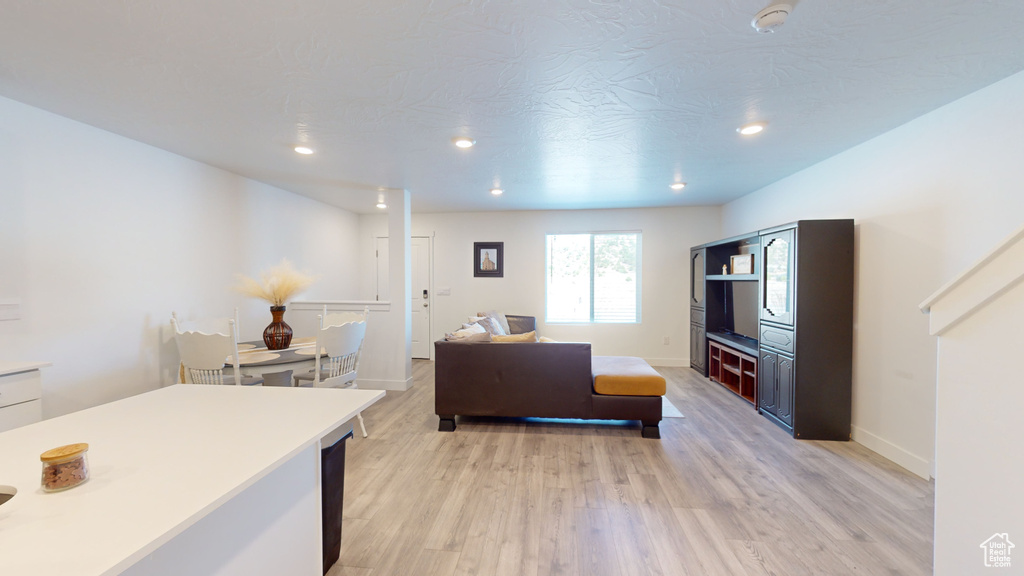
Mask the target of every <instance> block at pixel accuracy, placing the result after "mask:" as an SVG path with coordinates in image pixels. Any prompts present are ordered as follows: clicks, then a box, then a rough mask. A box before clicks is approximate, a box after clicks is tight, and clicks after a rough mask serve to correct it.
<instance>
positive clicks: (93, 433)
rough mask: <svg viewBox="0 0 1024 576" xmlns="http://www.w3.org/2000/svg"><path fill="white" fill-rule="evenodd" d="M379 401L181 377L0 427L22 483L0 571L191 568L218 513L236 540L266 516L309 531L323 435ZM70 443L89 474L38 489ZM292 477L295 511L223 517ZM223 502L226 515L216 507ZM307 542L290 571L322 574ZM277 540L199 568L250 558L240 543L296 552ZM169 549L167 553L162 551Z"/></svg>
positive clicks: (13, 472) (1, 458)
mask: <svg viewBox="0 0 1024 576" xmlns="http://www.w3.org/2000/svg"><path fill="white" fill-rule="evenodd" d="M383 396H384V392H382V391H377V390H339V389H313V388H263V387H241V386H197V385H177V386H172V387H168V388H162V389H160V390H156V391H153V392H149V393H146V394H141V395H139V396H135V397H132V398H127V399H124V400H120V401H118V402H113V403H110V404H105V405H102V406H97V407H95V408H90V409H88V410H83V411H81V412H76V413H74V414H69V415H66V416H62V417H59V418H53V419H50V420H46V421H43V422H39V423H36V424H31V425H28V426H24V427H21V428H17V429H14V430H11V431H8V432H4V433H0V484H8V485H12V486H14V487H15V488H17V489H18V494H17V496H15V497H14V498H13V499H12V500H11V501H9V502H7V503H6V504H4V505H2V506H0V574H3V575H4V576H21V575H32V576H47V575H51V574H53V575H57V574H61V575H64V574H75V575H82V576H88V575H94V574H95V575H99V574H119V573H122V572H124V571H126V570H129V569H130V568H131V567H132V566H133V565H135V564H136V563H139V562H140V561H143V563H142V564H140V565H145V566H146V568H145V569H144V570H138V569H137V568H136V569H133V570H134V572H133V573H145V574H157V573H159V574H163V573H168V574H171V573H175V572H177V573H181V574H184V573H189V574H193V573H195V572H193V571H191V570H193V568H189V569H188V570H189V571H180V570H181V567H183V566H187V565H188V562H187V559H188V558H187V557H188V556H189V555H190V548H189V547H190V546H193V543H194V542H209V541H211V540H213V541H214V542H216V541H217V540H218V538H220V536H219V535H217V534H207V532H208V531H209V530H219V529H220V528H217V527H216V526H214V527H209V523H210V522H213V519H206V520H204V518H206V517H207V516H216V517H217V522H220V524H219V525H221V526H222V525H223V524H224V523H225V522H226V523H227V524H228V525H232V523H234V524H235V525H237V526H238V528H239V530H238V532H239V533H240V534H247V532H245V530H243V529H242V528H246V529H248V530H250V531H251V532H252V536H251V537H252V538H257V537H259V531H252V526H251V525H252V524H253V523H261V522H267V523H271V524H272V523H274V522H278V520H277V519H276V518H277V517H281V518H290V519H289V520H287V521H288V522H291V523H293V524H294V523H296V522H298V523H299V524H300V525H302V526H306V525H307V524H308V523H310V522H313V523H315V524H316V525H315V527H313V526H310V527H309V528H310V530H312V535H313V536H314V537H315V536H316V535H319V534H320V525H319V491H320V478H319V474H320V472H319V442H320V439H321V438H323V437H324V435H325V434H328V433H329V432H331V431H333V430H335V429H336V428H337V427H338V426H340V425H341V424H343V423H344V422H346V421H348V420H349V419H351V418H353V417H354V416H355V414H356V413H357V412H359V411H361V410H363V409H364V408H366V407H367V406H369V405H371V404H373V403H374V402H376V401H377V400H379V399H380V398H381V397H383ZM76 442H87V443H89V453H88V458H89V465H90V469H91V472H90V479H89V481H87V482H85V483H84V484H82V485H80V486H78V487H75V488H72V489H70V490H67V491H64V492H56V493H45V492H43V491H42V490H41V489H40V487H39V482H40V470H41V464H40V462H39V455H40V454H41V453H42V452H44V451H46V450H48V449H50V448H54V447H57V446H61V445H64V444H71V443H76ZM279 468H280V469H281V470H280V471H278V472H277V473H276V474H275V470H278V469H279ZM314 475H315V476H314ZM265 477H266V480H263V479H264V478H265ZM296 478H301V480H302V481H301V482H297V481H296V480H295V479H296ZM292 485H294V486H295V488H294V490H295V491H299V490H304V491H305V492H306V493H308V494H306V495H303V496H301V498H300V497H297V498H296V504H295V506H294V508H295V511H290V510H285V511H283V512H280V513H278V512H274V514H277V516H275V517H272V518H270V519H269V520H267V519H260V518H255V519H254V518H250V517H240V518H238V519H237V521H233V520H232V518H231V515H239V516H242V515H245V514H250V513H252V512H253V508H254V505H253V504H252V503H248V504H246V505H245V506H241V507H239V506H237V505H235V508H232V507H231V506H225V505H226V504H228V503H229V502H230V501H232V499H236V500H238V498H236V497H237V496H239V495H240V494H243V493H252V494H255V495H254V496H252V498H261V499H262V500H257V501H256V502H264V503H266V504H268V505H267V506H256V507H257V508H264V507H266V508H268V509H270V508H273V507H274V506H270V505H269V504H271V503H272V502H271V501H272V500H273V501H278V500H282V499H284V500H287V497H286V493H287V491H288V490H289V489H290V488H289V486H292ZM250 487H252V489H251V490H250ZM257 490H260V492H259V493H258V494H257V493H256V492H254V491H257ZM247 491H248V492H247ZM282 491H283V492H282ZM275 494H276V495H275ZM300 500H301V502H300ZM314 504H315V505H314ZM288 506H291V504H288ZM222 507H223V508H224V510H227V512H225V511H224V510H222V511H218V509H219V508H222ZM311 508H313V510H312V512H313V514H311V512H310V509H311ZM236 509H237V510H236ZM258 511H259V510H256V512H258ZM289 514H291V516H289ZM311 515H312V516H314V518H313V519H310V516H311ZM300 516H301V518H299V517H300ZM204 522H205V523H204ZM197 524H198V525H197ZM193 525H197V526H196V528H194V529H193V531H194V532H195V531H199V530H203V531H204V532H203V533H202V534H201V535H200V536H201V537H200V536H196V537H194V538H191V539H190V537H189V535H188V534H187V533H186V531H188V530H189V529H190V527H192V526H193ZM293 528H294V526H290V527H288V530H289V531H292V530H293ZM183 533H184V534H183ZM268 533H270V532H268ZM179 535H180V536H179ZM176 537H177V538H176ZM249 537H250V536H245V537H244V538H249ZM308 539H309V538H303V542H302V545H303V546H306V545H307V544H309V545H312V546H313V547H314V548H315V550H314V551H313V556H314V557H313V558H311V559H307V558H305V556H308V555H309V554H310V551H309V550H305V551H302V552H297V553H298V554H301V555H304V556H303V558H302V559H301V562H302V566H303V569H302V570H303V571H302V572H292V573H293V574H298V573H306V572H305V570H306V568H308V567H310V566H311V567H312V569H310V571H309V573H310V574H313V573H318V570H317V569H318V568H319V566H320V558H319V556H316V554H318V551H319V550H320V542H319V540H318V539H317V540H316V541H315V542H313V543H307V542H306V540H308ZM172 540H174V542H171V541H172ZM169 542H170V543H171V544H168V543H169ZM225 542H226V541H225ZM281 544H282V545H283V546H282V547H281V548H282V549H281V550H276V549H274V548H268V547H267V546H257V545H250V546H246V543H244V542H243V543H241V544H239V547H240V550H239V551H238V552H237V553H236V552H230V553H225V554H227V556H225V558H222V559H218V560H217V561H216V562H217V563H220V564H221V565H222V566H221V567H220V568H218V567H217V566H212V567H211V566H208V565H207V564H209V562H205V561H204V562H203V564H204V566H203V567H204V573H211V574H213V573H218V574H219V573H235V572H237V571H238V570H234V571H233V570H231V569H229V568H230V567H231V566H230V565H232V564H239V565H244V564H245V562H242V561H241V560H239V558H242V557H243V556H244V555H245V554H249V551H246V550H245V548H247V547H248V548H259V549H261V550H262V553H263V554H271V555H274V554H288V553H290V552H291V551H290V550H288V549H287V548H289V546H288V545H286V544H287V543H285V542H281ZM165 545H168V549H172V550H173V552H167V553H165V554H164V556H163V557H161V555H160V549H161V547H163V546H165ZM228 545H230V543H223V544H221V545H220V546H219V547H220V548H223V547H224V546H228ZM202 553H203V554H205V553H207V552H202ZM213 553H214V554H221V551H219V550H216V549H215V550H214V551H213ZM197 554H198V553H197ZM181 559H184V560H186V561H184V562H183V563H182V562H180V560H181ZM258 561H259V562H264V563H265V562H266V559H261V560H258ZM275 561H276V560H275ZM167 562H171V563H172V564H171V565H165V564H167ZM196 562H197V563H199V562H200V561H199V560H196ZM161 563H163V564H161ZM249 564H250V565H251V564H252V562H251V561H250V562H249ZM158 565H159V566H158ZM263 565H265V564H263ZM207 570H208V572H206V571H207ZM254 573H255V572H254Z"/></svg>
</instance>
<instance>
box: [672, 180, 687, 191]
mask: <svg viewBox="0 0 1024 576" xmlns="http://www.w3.org/2000/svg"><path fill="white" fill-rule="evenodd" d="M669 188H671V189H673V190H677V191H678V190H682V189H683V188H686V182H676V183H674V184H672V185H671V186H669Z"/></svg>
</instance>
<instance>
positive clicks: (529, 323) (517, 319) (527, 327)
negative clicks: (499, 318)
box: [505, 314, 537, 334]
mask: <svg viewBox="0 0 1024 576" xmlns="http://www.w3.org/2000/svg"><path fill="white" fill-rule="evenodd" d="M505 320H506V321H507V322H508V330H509V332H508V333H509V334H522V333H523V332H531V331H534V330H536V329H537V319H536V318H535V317H533V316H514V315H511V314H506V315H505Z"/></svg>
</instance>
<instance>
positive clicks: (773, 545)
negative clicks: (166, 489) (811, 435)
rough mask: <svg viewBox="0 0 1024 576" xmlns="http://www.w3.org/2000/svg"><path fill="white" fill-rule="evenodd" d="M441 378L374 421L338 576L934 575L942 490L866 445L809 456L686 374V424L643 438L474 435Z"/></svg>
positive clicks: (576, 425) (672, 421)
mask: <svg viewBox="0 0 1024 576" xmlns="http://www.w3.org/2000/svg"><path fill="white" fill-rule="evenodd" d="M433 370H434V366H433V363H431V362H426V361H417V362H414V364H413V377H414V380H415V384H414V386H413V387H412V389H410V390H409V391H408V392H397V393H396V392H388V394H387V397H386V398H384V399H383V400H382V401H380V402H379V403H378V404H376V405H374V406H372V407H371V408H370V409H368V410H367V411H365V412H364V413H363V416H364V417H365V419H366V427H367V429H368V431H369V433H370V437H369V438H366V439H364V438H361V437H359V435H358V434H357V435H356V437H355V438H353V439H351V440H349V444H348V447H347V451H348V454H347V464H346V480H345V482H346V485H345V519H344V523H343V538H342V555H341V560H340V561H339V562H338V563H337V564H336V565H335V566H334V568H333V569H332V570H331V572H330V576H343V575H344V576H352V575H360V576H367V575H373V576H380V575H385V574H396V575H399V574H400V575H403V576H409V575H411V576H420V575H435V574H437V575H455V574H458V575H466V574H480V575H502V574H509V575H516V576H518V575H527V574H528V575H533V574H536V575H547V574H573V575H579V576H591V575H603V574H608V575H615V576H618V575H634V574H665V575H676V574H679V575H684V574H685V575H690V574H694V575H696V574H723V575H729V576H733V575H744V574H769V575H779V576H783V575H785V576H794V575H803V574H807V575H812V574H813V575H822V574H829V575H831V574H836V575H839V574H858V575H873V574H887V575H888V574H931V563H932V562H931V560H932V518H933V502H934V488H933V484H931V483H929V482H925V481H924V480H921V479H920V478H918V477H916V476H914V475H912V474H910V473H909V472H907V471H905V470H903V469H902V468H899V467H897V466H895V465H894V464H891V463H890V462H888V461H887V460H885V459H883V458H881V457H879V456H877V455H876V454H874V453H873V452H870V451H869V450H867V449H866V448H863V447H862V446H860V445H858V444H855V443H852V442H807V441H796V440H793V439H792V438H790V437H788V436H786V435H785V434H784V433H783V432H782V430H780V429H778V428H776V427H775V426H774V425H772V424H771V423H769V422H768V421H767V420H766V419H765V418H763V417H761V416H760V415H758V414H757V413H756V412H755V411H754V409H753V407H752V406H750V405H749V404H746V403H745V401H743V400H742V399H740V398H738V397H736V396H733V395H732V394H731V393H729V392H727V391H725V390H724V389H721V388H719V387H717V385H715V384H712V383H710V382H708V381H706V380H704V379H703V378H700V377H699V376H697V375H696V373H694V372H693V371H691V370H690V369H688V368H659V372H661V373H662V374H663V375H664V376H665V377H666V378H667V379H668V396H669V398H670V399H671V400H672V402H673V403H674V404H675V405H676V406H677V407H678V408H679V410H680V411H681V412H682V413H683V414H684V415H685V418H669V419H665V420H662V422H661V440H646V439H643V438H641V437H640V432H639V428H638V427H639V424H633V425H631V426H629V427H626V426H624V425H615V424H607V423H605V424H598V423H580V422H558V421H544V422H529V423H524V422H521V421H510V420H493V419H468V418H465V419H461V420H460V421H459V424H458V429H457V430H456V431H455V432H453V433H445V432H437V417H436V416H435V415H434V380H433V378H434V374H433Z"/></svg>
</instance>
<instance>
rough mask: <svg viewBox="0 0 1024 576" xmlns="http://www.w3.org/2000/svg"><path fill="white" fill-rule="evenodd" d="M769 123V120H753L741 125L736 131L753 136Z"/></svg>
mask: <svg viewBox="0 0 1024 576" xmlns="http://www.w3.org/2000/svg"><path fill="white" fill-rule="evenodd" d="M767 125H768V123H767V122H751V123H750V124H744V125H743V126H740V127H739V128H737V129H736V131H737V132H739V133H740V134H742V135H744V136H753V135H754V134H759V133H760V132H761V131H762V130H764V128H765V126H767Z"/></svg>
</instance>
